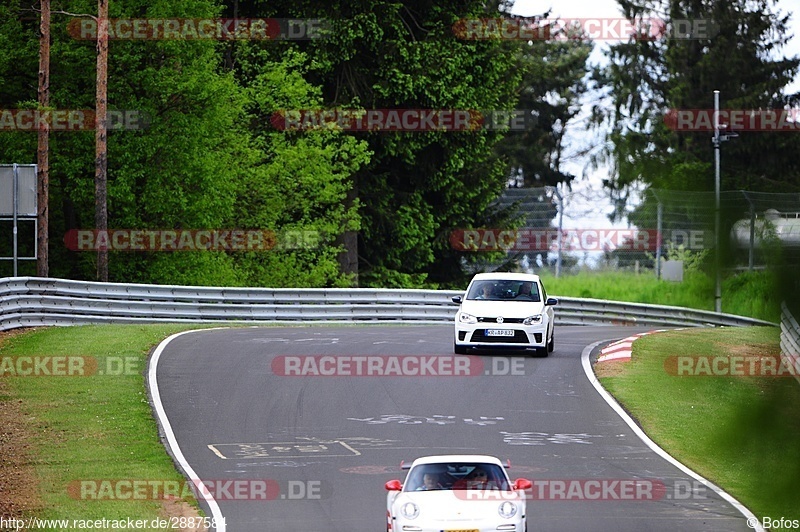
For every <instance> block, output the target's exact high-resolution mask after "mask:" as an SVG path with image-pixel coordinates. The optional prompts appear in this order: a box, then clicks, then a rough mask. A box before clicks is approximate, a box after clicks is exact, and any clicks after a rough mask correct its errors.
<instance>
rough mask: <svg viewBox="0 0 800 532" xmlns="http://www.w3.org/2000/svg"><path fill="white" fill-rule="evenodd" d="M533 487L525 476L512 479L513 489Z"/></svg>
mask: <svg viewBox="0 0 800 532" xmlns="http://www.w3.org/2000/svg"><path fill="white" fill-rule="evenodd" d="M532 487H533V483H531V481H530V480H528V479H527V478H518V479H517V480H515V481H514V489H515V490H529V489H531V488H532Z"/></svg>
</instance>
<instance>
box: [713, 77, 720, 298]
mask: <svg viewBox="0 0 800 532" xmlns="http://www.w3.org/2000/svg"><path fill="white" fill-rule="evenodd" d="M719 143H720V138H719V91H718V90H715V91H714V196H715V197H714V247H715V248H716V249H715V250H714V269H715V270H716V283H715V287H714V309H715V310H716V311H717V312H722V278H721V272H720V265H721V257H720V254H721V249H720V239H719V231H720V227H719V226H720V223H719V189H720V185H719V181H720V179H719Z"/></svg>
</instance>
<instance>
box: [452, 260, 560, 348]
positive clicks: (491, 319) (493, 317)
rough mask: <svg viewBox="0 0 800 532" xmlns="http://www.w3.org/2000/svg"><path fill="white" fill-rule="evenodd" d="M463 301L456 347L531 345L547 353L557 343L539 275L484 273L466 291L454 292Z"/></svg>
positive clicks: (549, 304)
mask: <svg viewBox="0 0 800 532" xmlns="http://www.w3.org/2000/svg"><path fill="white" fill-rule="evenodd" d="M453 302H454V303H458V304H460V305H461V306H460V307H459V309H458V312H457V313H456V318H455V338H454V340H453V350H454V351H455V353H456V354H457V355H463V354H466V353H467V349H469V348H470V347H478V348H484V349H497V348H503V349H509V348H514V349H530V348H533V349H534V350H535V351H536V353H537V354H538V355H540V356H547V355H548V353H551V352H552V351H553V349H554V347H555V336H554V330H553V319H554V311H553V307H554V306H555V305H557V304H558V299H555V298H553V297H547V292H546V291H545V289H544V285H543V284H542V280H541V279H540V278H539V276H538V275H531V274H527V273H479V274H477V275H475V277H473V278H472V281H471V282H470V283H469V286H468V287H467V291H466V293H465V294H464V296H463V297H462V296H454V297H453Z"/></svg>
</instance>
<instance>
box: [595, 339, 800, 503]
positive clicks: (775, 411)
mask: <svg viewBox="0 0 800 532" xmlns="http://www.w3.org/2000/svg"><path fill="white" fill-rule="evenodd" d="M779 334H780V330H779V329H778V328H777V327H775V328H771V327H748V328H730V329H695V330H683V331H672V332H665V333H659V334H654V335H649V336H646V337H644V338H642V339H640V340H637V341H636V343H635V344H634V350H633V357H632V359H631V360H630V361H627V362H604V363H600V364H598V365H596V366H595V371H596V372H597V375H598V378H599V379H600V382H601V383H602V384H603V386H604V387H605V388H606V389H607V390H608V391H609V392H610V393H611V394H612V395H614V397H615V398H616V399H617V400H618V401H619V402H620V403H621V404H622V405H623V406H624V407H625V409H626V410H627V411H628V412H630V413H631V415H632V416H633V417H634V419H636V420H637V422H638V423H639V424H640V425H641V426H642V428H643V429H644V430H645V432H647V434H648V436H650V437H651V438H652V439H653V440H654V441H655V442H656V443H657V444H658V445H660V446H661V447H662V448H664V449H665V450H666V451H667V452H668V453H670V454H671V455H672V456H674V457H675V458H677V459H678V460H679V461H680V462H682V463H683V464H685V465H687V466H688V467H690V468H691V469H693V470H694V471H696V472H698V473H699V474H701V475H703V476H704V477H706V478H708V479H709V480H711V481H713V482H714V483H716V484H717V485H719V486H721V487H722V488H723V489H725V490H726V491H727V492H729V493H730V494H732V495H733V496H734V497H736V498H737V499H738V500H739V501H740V502H742V503H743V504H744V505H745V506H747V507H748V508H749V509H750V510H751V511H752V512H753V513H755V514H756V515H757V516H758V517H759V518H763V517H765V516H766V517H770V518H773V519H774V518H780V517H785V518H787V519H800V505H798V503H797V501H798V498H797V497H798V496H797V494H798V493H800V384H799V383H798V382H797V381H796V380H795V379H794V378H792V377H771V376H757V377H738V376H735V377H731V376H677V375H675V371H674V359H672V362H670V361H669V360H668V357H673V356H688V357H698V356H713V357H729V356H732V355H754V356H770V355H771V356H777V355H778V354H779V353H780V348H779V344H778V342H779ZM665 364H666V365H665ZM698 367H699V366H698ZM722 367H726V366H722ZM670 368H673V370H671V369H670Z"/></svg>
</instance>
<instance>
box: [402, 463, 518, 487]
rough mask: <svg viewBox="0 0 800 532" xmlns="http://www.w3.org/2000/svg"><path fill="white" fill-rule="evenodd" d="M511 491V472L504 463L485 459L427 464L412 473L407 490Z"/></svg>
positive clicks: (409, 476)
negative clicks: (491, 462) (482, 461)
mask: <svg viewBox="0 0 800 532" xmlns="http://www.w3.org/2000/svg"><path fill="white" fill-rule="evenodd" d="M468 489H476V490H486V489H491V490H502V491H510V489H511V488H510V484H509V481H508V476H506V474H505V471H504V470H503V468H502V467H500V466H498V465H496V464H484V463H473V462H470V463H442V464H423V465H418V466H416V467H414V468H413V469H412V470H411V471H409V473H408V478H406V482H405V484H403V491H437V490H468Z"/></svg>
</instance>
